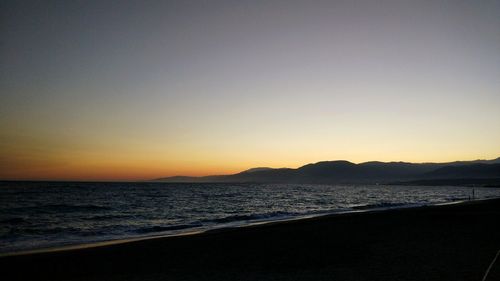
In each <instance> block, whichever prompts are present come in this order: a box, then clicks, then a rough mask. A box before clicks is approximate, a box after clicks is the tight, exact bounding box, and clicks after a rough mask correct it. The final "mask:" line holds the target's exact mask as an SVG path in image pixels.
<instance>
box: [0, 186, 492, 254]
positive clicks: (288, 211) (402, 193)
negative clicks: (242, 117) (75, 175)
mask: <svg viewBox="0 0 500 281" xmlns="http://www.w3.org/2000/svg"><path fill="white" fill-rule="evenodd" d="M473 193H474V195H473ZM473 196H474V199H485V198H494V197H500V189H498V188H478V187H476V188H474V191H473V188H471V187H456V186H429V187H423V186H394V185H391V186H385V185H308V184H251V183H243V184H233V183H159V182H13V181H11V182H0V254H2V255H4V254H12V253H18V252H24V251H32V250H40V249H50V248H55V247H63V246H71V245H82V244H92V243H98V242H103V241H114V240H122V239H136V238H145V237H155V236H168V235H184V234H187V233H193V232H203V231H207V230H212V229H217V228H228V227H245V226H248V225H252V224H261V223H267V222H274V221H281V220H294V219H302V218H308V217H314V216H323V215H329V214H336V213H345V212H367V211H372V210H381V209H391V208H411V207H418V206H424V205H433V204H443V203H445V204H446V203H453V202H458V201H463V200H469V199H473Z"/></svg>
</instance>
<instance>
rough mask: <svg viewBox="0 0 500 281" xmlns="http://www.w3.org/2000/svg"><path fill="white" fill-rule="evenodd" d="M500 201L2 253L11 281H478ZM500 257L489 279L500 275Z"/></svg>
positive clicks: (492, 248)
mask: <svg viewBox="0 0 500 281" xmlns="http://www.w3.org/2000/svg"><path fill="white" fill-rule="evenodd" d="M499 249H500V200H488V201H480V202H468V203H464V204H458V205H448V206H439V207H425V208H416V209H404V210H391V211H381V212H373V213H362V214H348V215H340V216H331V217H322V218H317V219H310V220H302V221H295V222H288V223H279V224H274V225H265V226H259V227H249V228H244V229H234V230H227V231H219V232H211V233H205V234H201V235H192V236H184V237H174V238H162V239H153V240H145V241H138V242H132V243H125V244H119V245H111V246H105V247H97V248H88V249H80V250H70V251H62V252H52V253H42V254H32V255H24V256H11V257H3V258H0V270H1V273H0V274H1V278H2V280H454V281H455V280H474V281H480V280H481V279H482V278H483V275H484V272H485V271H486V269H487V268H488V265H489V264H490V262H491V261H492V260H493V258H494V256H495V254H496V252H497V251H498V250H499ZM499 263H500V261H499V262H497V264H495V266H494V267H493V269H492V270H491V273H490V275H489V278H488V279H487V280H491V281H493V280H496V281H498V280H500V264H499Z"/></svg>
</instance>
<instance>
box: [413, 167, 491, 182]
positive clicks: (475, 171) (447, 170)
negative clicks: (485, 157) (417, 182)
mask: <svg viewBox="0 0 500 281" xmlns="http://www.w3.org/2000/svg"><path fill="white" fill-rule="evenodd" d="M423 177H425V178H432V179H452V178H453V179H456V178H464V177H465V178H500V164H472V165H463V166H446V167H443V168H439V169H437V170H435V171H432V172H429V173H426V174H425V175H423Z"/></svg>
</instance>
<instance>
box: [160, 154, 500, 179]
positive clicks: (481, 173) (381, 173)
mask: <svg viewBox="0 0 500 281" xmlns="http://www.w3.org/2000/svg"><path fill="white" fill-rule="evenodd" d="M493 178H498V179H500V158H497V159H493V160H474V161H456V162H449V163H408V162H378V161H371V162H365V163H360V164H354V163H351V162H349V161H344V160H338V161H322V162H317V163H312V164H307V165H304V166H302V167H299V168H297V169H291V168H280V169H273V168H268V167H259V168H252V169H249V170H245V171H242V172H240V173H237V174H232V175H216V176H205V177H185V176H175V177H167V178H160V179H156V180H154V181H161V182H255V183H316V184H328V183H391V182H399V183H404V182H412V181H418V180H430V179H432V180H436V179H440V180H446V179H454V182H456V181H457V179H467V180H468V181H469V182H470V181H471V180H472V181H474V179H493Z"/></svg>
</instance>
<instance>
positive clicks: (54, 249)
mask: <svg viewBox="0 0 500 281" xmlns="http://www.w3.org/2000/svg"><path fill="white" fill-rule="evenodd" d="M496 199H500V197H493V198H482V199H470V200H455V201H449V202H441V203H434V204H407V205H398V206H395V207H391V206H388V207H375V208H366V209H365V208H363V207H365V205H363V206H359V207H360V208H359V209H356V208H357V207H351V209H348V210H347V209H337V210H332V211H331V212H325V213H320V214H304V215H302V216H296V217H286V218H283V219H270V220H265V219H264V220H261V221H259V220H256V221H249V222H247V223H242V224H235V225H223V226H215V227H213V228H208V229H200V230H197V229H196V228H194V229H191V230H189V229H188V231H186V232H179V233H166V234H156V235H150V236H140V237H130V238H120V239H112V240H103V241H97V242H90V243H79V244H71V245H62V246H54V247H47V248H39V249H32V250H21V251H16V252H5V253H0V258H3V257H11V256H23V255H34V254H44V253H52V252H61V251H74V250H80V249H87V248H97V247H106V246H111V245H120V244H126V243H134V242H140V241H145V240H155V239H169V238H173V237H183V236H191V235H203V234H204V233H210V232H223V231H228V230H233V229H241V228H243V229H244V228H247V227H259V226H264V225H274V224H281V223H287V222H294V221H302V220H311V219H321V218H329V217H336V216H343V215H349V214H358V213H369V212H386V211H392V210H400V209H416V208H427V207H435V206H447V205H455V204H469V203H477V202H482V201H487V200H496Z"/></svg>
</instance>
